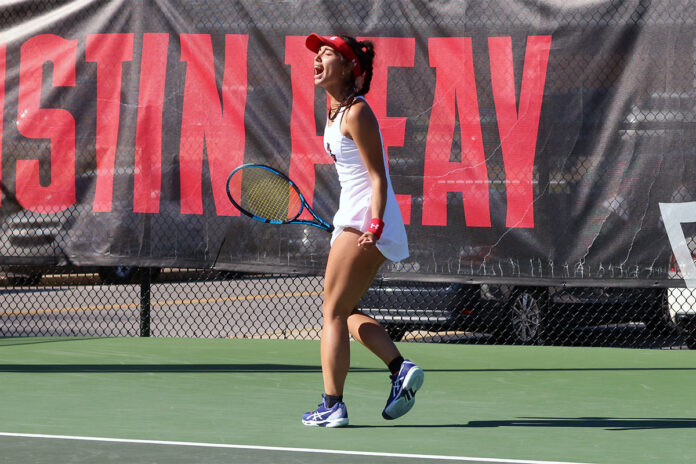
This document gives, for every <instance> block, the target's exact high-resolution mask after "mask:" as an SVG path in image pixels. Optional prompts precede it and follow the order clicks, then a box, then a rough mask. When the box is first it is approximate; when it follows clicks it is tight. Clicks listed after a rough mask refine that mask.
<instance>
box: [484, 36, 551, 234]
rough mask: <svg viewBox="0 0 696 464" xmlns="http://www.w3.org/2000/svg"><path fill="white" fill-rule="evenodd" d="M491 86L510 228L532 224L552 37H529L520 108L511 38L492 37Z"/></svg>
mask: <svg viewBox="0 0 696 464" xmlns="http://www.w3.org/2000/svg"><path fill="white" fill-rule="evenodd" d="M488 46H489V53H490V61H491V85H492V90H493V100H494V102H495V111H496V115H497V119H498V131H499V133H500V146H501V150H502V153H503V163H504V165H505V180H506V193H507V216H506V221H505V223H506V225H507V227H534V184H533V176H534V156H535V152H536V143H537V135H538V132H539V118H540V116H541V102H542V100H543V97H544V83H545V81H546V68H547V64H548V60H549V50H550V49H551V36H550V35H547V36H530V37H529V38H528V39H527V51H526V54H525V58H524V70H523V71H522V85H521V89H520V101H519V107H517V105H516V98H515V75H514V69H513V61H512V39H511V38H510V37H491V38H489V39H488Z"/></svg>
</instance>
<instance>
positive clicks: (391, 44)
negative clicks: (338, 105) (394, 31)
mask: <svg viewBox="0 0 696 464" xmlns="http://www.w3.org/2000/svg"><path fill="white" fill-rule="evenodd" d="M360 40H371V41H372V42H373V43H374V44H375V49H376V50H377V51H379V53H377V55H376V57H375V63H374V70H373V74H372V83H371V86H370V89H371V90H370V94H369V100H370V106H371V107H372V110H373V111H374V112H375V116H377V120H378V121H379V126H380V129H381V131H382V142H383V143H384V150H385V153H386V155H387V160H389V147H403V146H404V135H405V133H406V118H405V117H394V116H387V82H388V77H389V68H390V67H409V68H412V67H413V63H414V57H415V49H416V39H414V38H413V37H408V38H399V37H361V38H360ZM396 201H397V202H398V203H399V206H400V207H401V215H402V216H403V218H404V223H405V224H410V223H411V195H398V194H397V195H396Z"/></svg>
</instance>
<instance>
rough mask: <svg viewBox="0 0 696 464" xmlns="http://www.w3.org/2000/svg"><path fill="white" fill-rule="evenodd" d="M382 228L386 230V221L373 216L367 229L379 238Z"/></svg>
mask: <svg viewBox="0 0 696 464" xmlns="http://www.w3.org/2000/svg"><path fill="white" fill-rule="evenodd" d="M382 230H384V221H382V220H381V219H380V218H372V220H371V221H370V226H369V227H368V228H367V231H368V232H372V233H373V234H375V238H376V239H377V240H379V238H380V237H381V236H382Z"/></svg>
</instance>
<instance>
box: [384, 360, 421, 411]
mask: <svg viewBox="0 0 696 464" xmlns="http://www.w3.org/2000/svg"><path fill="white" fill-rule="evenodd" d="M424 377H425V376H424V374H423V369H421V368H420V367H418V366H417V365H415V364H414V363H412V362H411V361H409V360H405V361H404V362H403V363H402V364H401V369H399V372H398V373H397V374H396V375H390V376H389V379H390V380H391V383H392V389H391V392H390V393H389V398H388V399H387V405H386V406H385V407H384V411H382V417H384V418H385V419H387V420H392V419H397V418H399V417H401V416H403V415H404V414H406V413H407V412H409V411H410V410H411V408H412V407H413V405H414V404H415V403H416V392H417V391H418V389H419V388H420V387H421V386H422V385H423V378H424Z"/></svg>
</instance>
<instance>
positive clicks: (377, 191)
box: [345, 101, 387, 246]
mask: <svg viewBox="0 0 696 464" xmlns="http://www.w3.org/2000/svg"><path fill="white" fill-rule="evenodd" d="M345 120H346V132H347V133H346V135H347V136H349V137H351V138H352V139H353V141H354V142H355V144H356V145H357V147H358V150H359V151H360V155H361V156H362V159H363V161H364V162H365V166H366V167H367V172H368V175H369V176H370V184H371V186H372V203H371V210H372V217H373V218H379V219H380V220H381V219H382V218H383V217H384V210H385V208H386V205H387V172H386V168H385V166H384V158H383V155H382V139H381V138H380V135H379V123H378V122H377V117H376V116H375V114H374V113H373V112H372V110H371V109H370V107H369V106H368V105H367V103H365V102H364V101H359V102H357V103H355V104H354V105H353V106H351V107H350V109H349V110H348V111H347V112H346V118H345ZM376 242H377V239H376V237H375V235H374V234H373V233H372V232H365V233H364V234H363V235H362V236H361V237H360V238H359V239H358V245H361V246H368V245H374V244H375V243H376Z"/></svg>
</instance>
